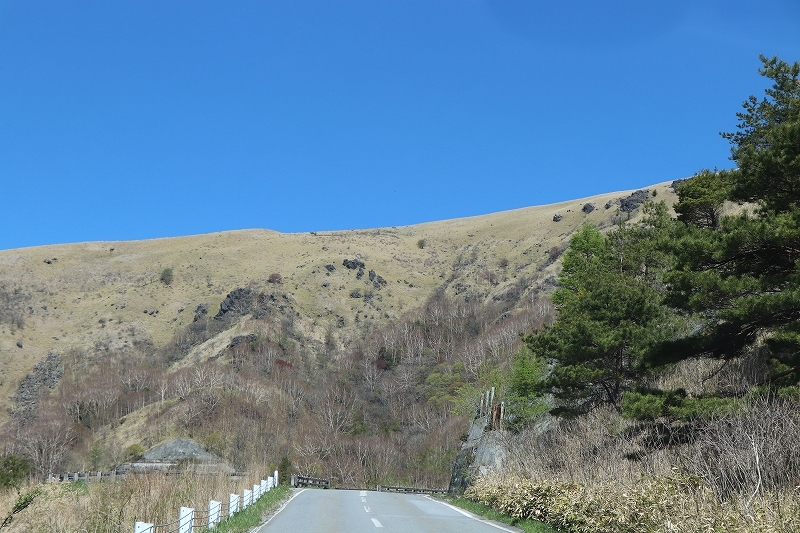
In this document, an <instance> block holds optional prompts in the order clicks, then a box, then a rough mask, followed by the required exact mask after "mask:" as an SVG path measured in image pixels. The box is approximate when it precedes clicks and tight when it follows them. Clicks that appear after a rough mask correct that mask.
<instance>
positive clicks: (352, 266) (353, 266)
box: [342, 259, 364, 270]
mask: <svg viewBox="0 0 800 533" xmlns="http://www.w3.org/2000/svg"><path fill="white" fill-rule="evenodd" d="M342 265H344V267H345V268H347V269H348V270H358V269H361V270H363V269H364V262H363V261H359V260H358V259H345V260H344V261H342Z"/></svg>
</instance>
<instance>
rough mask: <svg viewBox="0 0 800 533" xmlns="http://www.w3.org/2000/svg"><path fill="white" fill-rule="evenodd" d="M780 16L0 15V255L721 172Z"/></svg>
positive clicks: (435, 5)
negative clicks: (726, 136)
mask: <svg viewBox="0 0 800 533" xmlns="http://www.w3.org/2000/svg"><path fill="white" fill-rule="evenodd" d="M798 35H800V3H799V2H797V1H795V0H792V1H786V2H777V1H776V2H758V3H756V2H752V1H750V2H737V1H733V0H725V1H718V2H700V1H692V2H681V1H672V0H671V1H669V2H650V1H636V2H621V1H612V0H603V1H602V2H601V1H585V2H578V1H566V0H560V1H552V2H549V1H541V2H533V1H521V0H505V1H478V0H454V1H444V0H441V1H437V0H427V1H412V0H404V1H401V0H396V1H380V0H367V1H357V0H347V1H343V2H338V1H335V0H325V1H319V2H310V1H300V0H292V1H266V0H260V1H255V2H248V1H237V2H227V1H218V2H206V1H199V0H192V1H185V2H171V1H166V0H157V1H143V0H135V1H122V0H114V1H86V0H57V1H36V0H19V1H17V0H0V198H2V210H3V222H2V224H0V249H8V248H16V247H24V246H32V245H39V244H54V243H64V242H80V241H94V240H127V239H144V238H152V237H162V236H178V235H189V234H197V233H207V232H212V231H221V230H229V229H244V228H269V229H275V230H278V231H284V232H296V231H312V230H333V229H352V228H369V227H381V226H395V225H405V224H413V223H419V222H426V221H431V220H442V219H448V218H455V217H462V216H471V215H478V214H485V213H491V212H496V211H501V210H506V209H513V208H517V207H524V206H530V205H541V204H546V203H552V202H557V201H561V200H568V199H574V198H580V197H584V196H589V195H592V194H598V193H603V192H610V191H616V190H624V189H631V188H638V187H644V186H647V185H650V184H653V183H656V182H661V181H667V180H671V179H675V178H680V177H685V176H688V175H691V174H692V173H694V172H695V171H698V170H700V169H702V168H706V167H709V168H711V167H715V166H717V167H720V168H726V167H729V166H731V162H730V161H729V160H728V155H729V148H728V144H727V142H726V141H724V140H723V139H721V138H720V137H719V135H718V133H719V132H720V131H731V130H733V129H734V128H735V124H736V119H735V113H736V112H737V111H738V110H739V109H740V106H741V102H742V101H743V100H744V99H745V98H746V97H747V96H748V95H750V94H757V95H761V94H762V93H763V89H764V88H765V86H766V84H765V80H764V79H763V78H762V77H761V76H759V75H758V73H757V69H758V67H759V66H760V63H759V61H758V54H760V53H762V54H765V55H768V56H772V55H779V56H780V57H782V58H783V59H785V60H787V61H798V60H800V38H798Z"/></svg>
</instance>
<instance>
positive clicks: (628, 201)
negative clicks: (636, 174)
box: [619, 189, 650, 213]
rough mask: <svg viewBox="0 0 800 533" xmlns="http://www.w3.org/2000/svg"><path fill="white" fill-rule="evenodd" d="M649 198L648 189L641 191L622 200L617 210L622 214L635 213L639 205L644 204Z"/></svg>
mask: <svg viewBox="0 0 800 533" xmlns="http://www.w3.org/2000/svg"><path fill="white" fill-rule="evenodd" d="M648 198H650V189H641V190H638V191H636V192H634V193H633V194H631V195H630V196H628V197H627V198H622V199H621V200H620V202H619V210H620V211H622V212H623V213H630V212H632V211H635V210H636V209H637V208H638V207H639V206H640V205H642V204H643V203H645V202H646V201H647V199H648Z"/></svg>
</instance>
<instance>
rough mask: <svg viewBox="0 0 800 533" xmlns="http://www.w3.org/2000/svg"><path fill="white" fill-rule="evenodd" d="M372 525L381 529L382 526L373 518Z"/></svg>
mask: <svg viewBox="0 0 800 533" xmlns="http://www.w3.org/2000/svg"><path fill="white" fill-rule="evenodd" d="M372 523H373V524H375V527H383V524H381V523H380V522H378V519H377V518H373V519H372Z"/></svg>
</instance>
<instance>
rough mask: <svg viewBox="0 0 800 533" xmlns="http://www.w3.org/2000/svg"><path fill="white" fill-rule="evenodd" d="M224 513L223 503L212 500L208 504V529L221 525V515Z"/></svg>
mask: <svg viewBox="0 0 800 533" xmlns="http://www.w3.org/2000/svg"><path fill="white" fill-rule="evenodd" d="M220 511H222V502H216V501H214V500H211V501H209V502H208V529H211V528H213V527H214V526H215V525H217V524H218V523H219V518H220V517H219V515H220Z"/></svg>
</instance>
